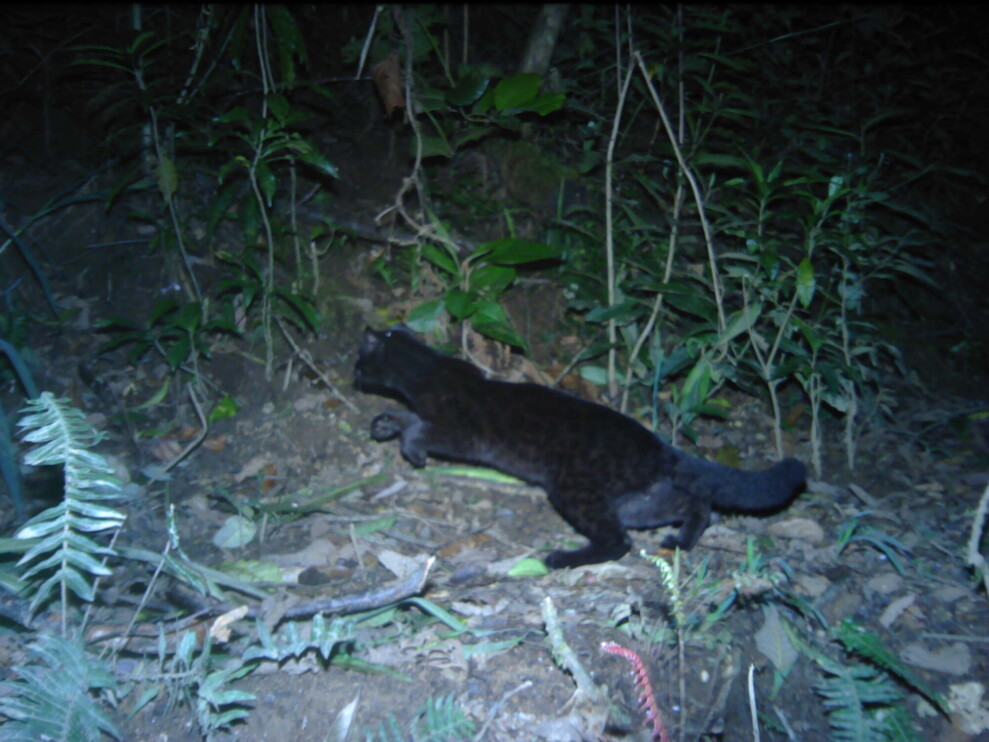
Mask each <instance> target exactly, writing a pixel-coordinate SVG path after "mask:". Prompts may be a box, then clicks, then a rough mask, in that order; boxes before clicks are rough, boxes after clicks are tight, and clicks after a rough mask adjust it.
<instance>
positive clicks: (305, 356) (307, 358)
mask: <svg viewBox="0 0 989 742" xmlns="http://www.w3.org/2000/svg"><path fill="white" fill-rule="evenodd" d="M275 319H276V320H277V321H278V329H280V330H281V331H282V335H284V336H285V339H286V340H288V344H289V345H291V346H292V350H294V351H295V354H296V355H297V356H298V357H299V360H300V361H302V362H303V363H304V364H306V366H308V367H309V370H310V371H312V372H313V373H314V374H316V376H317V377H319V380H320V381H322V382H323V383H324V384H326V388H327V389H329V390H330V392H332V393H333V396H334V397H336V398H337V399H339V400H340V401H341V402H343V403H344V404H345V405H347V407H349V408H350V410H351V411H352V412H360V410H359V409H357V405H355V404H354V403H353V402H351V401H350V400H349V399H347V398H346V397H345V396H344V395H343V392H341V391H340V390H339V389H337V388H336V386H335V385H334V383H333V382H332V381H330V380H329V379H328V378H326V374H324V373H323V372H322V371H320V370H319V369H318V368H317V367H316V364H315V363H314V362H313V359H312V356H311V355H310V354H309V351H308V350H305V349H304V348H300V347H299V346H298V344H297V343H296V342H295V340H294V339H293V338H292V336H291V335H290V334H289V331H288V329H287V328H286V327H285V323H284V322H283V321H282V318H281V317H276V318H275Z"/></svg>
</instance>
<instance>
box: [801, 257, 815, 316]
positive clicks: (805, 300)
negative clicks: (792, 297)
mask: <svg viewBox="0 0 989 742" xmlns="http://www.w3.org/2000/svg"><path fill="white" fill-rule="evenodd" d="M816 287H817V281H816V280H815V278H814V265H813V263H811V262H810V258H809V257H808V258H804V259H803V260H801V261H800V265H798V266H797V299H798V300H799V301H800V303H801V304H802V305H803V307H804V309H806V308H807V307H809V306H810V303H811V300H812V299H813V298H814V289H815V288H816Z"/></svg>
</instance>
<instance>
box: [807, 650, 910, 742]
mask: <svg viewBox="0 0 989 742" xmlns="http://www.w3.org/2000/svg"><path fill="white" fill-rule="evenodd" d="M821 667H822V668H823V669H824V670H825V671H826V672H827V673H829V677H826V678H824V679H823V680H822V681H821V682H819V683H818V684H817V685H815V686H814V690H816V691H817V692H818V693H819V694H820V695H821V696H822V697H823V698H824V706H825V707H826V708H828V709H830V711H829V712H828V722H829V723H830V725H831V728H832V730H833V732H834V734H833V735H832V739H834V740H837V742H878V741H879V740H885V739H886V734H885V731H886V729H885V724H884V723H883V721H882V719H881V718H880V717H879V716H878V715H877V714H876V713H874V712H873V711H872V710H871V709H870V707H874V706H877V705H878V706H890V705H892V704H893V703H894V702H896V701H897V700H899V698H900V694H899V692H898V691H897V690H896V687H895V686H894V685H893V684H892V683H891V682H890V680H889V677H888V676H887V675H885V674H884V673H881V672H880V671H878V670H876V668H874V667H868V666H865V665H852V666H850V667H846V666H843V665H838V666H837V667H830V668H825V667H824V666H823V665H821Z"/></svg>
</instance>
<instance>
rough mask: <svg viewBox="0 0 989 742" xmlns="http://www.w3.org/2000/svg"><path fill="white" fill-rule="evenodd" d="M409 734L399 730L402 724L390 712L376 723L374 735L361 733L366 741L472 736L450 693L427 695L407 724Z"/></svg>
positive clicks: (435, 741) (426, 741) (432, 741)
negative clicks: (427, 697) (436, 695)
mask: <svg viewBox="0 0 989 742" xmlns="http://www.w3.org/2000/svg"><path fill="white" fill-rule="evenodd" d="M409 735H410V736H407V735H406V734H404V733H403V732H402V726H401V725H400V724H399V722H398V721H397V720H396V719H395V717H394V715H390V716H389V717H388V719H386V720H385V722H384V723H383V724H380V725H379V726H378V733H377V735H375V736H371V735H370V734H367V733H365V735H364V739H365V740H366V741H367V742H449V741H451V740H463V739H470V738H472V737H473V736H474V722H472V721H471V720H470V719H469V718H467V716H466V715H465V714H464V712H463V710H462V709H461V708H460V706H459V705H458V704H457V702H456V701H455V700H454V694H453V693H451V694H450V695H449V696H441V697H440V698H430V699H429V700H428V701H427V702H426V704H425V705H424V706H422V707H421V708H420V709H419V710H418V711H416V713H415V716H414V717H413V720H412V723H411V724H410V725H409Z"/></svg>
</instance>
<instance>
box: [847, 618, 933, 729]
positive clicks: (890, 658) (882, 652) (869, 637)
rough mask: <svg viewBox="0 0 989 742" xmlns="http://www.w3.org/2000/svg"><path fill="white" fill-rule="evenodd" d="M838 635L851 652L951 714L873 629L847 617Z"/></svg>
mask: <svg viewBox="0 0 989 742" xmlns="http://www.w3.org/2000/svg"><path fill="white" fill-rule="evenodd" d="M837 636H838V639H839V641H841V643H842V644H844V645H845V649H847V650H848V651H849V652H854V653H856V654H858V655H859V656H861V657H863V658H865V659H867V660H869V662H872V663H873V664H875V665H878V666H879V667H881V668H883V669H884V670H885V671H886V672H890V673H892V674H893V675H895V676H896V677H898V678H899V679H900V680H902V681H903V682H904V683H906V684H907V685H908V686H910V687H911V688H913V689H914V690H916V691H917V692H918V693H920V694H921V695H923V696H924V697H925V698H927V699H928V700H929V701H931V702H932V703H934V704H935V705H937V706H938V708H940V709H941V712H942V713H944V714H945V716H950V714H951V711H950V709H948V706H947V704H946V703H945V702H944V699H942V698H941V697H940V696H939V695H938V694H937V693H935V692H934V691H933V690H932V689H931V688H930V687H929V686H928V685H926V684H925V683H924V682H923V681H922V680H920V678H918V677H917V676H916V675H915V674H914V673H913V672H911V670H910V668H909V667H907V666H906V664H904V663H903V662H901V661H900V659H899V657H897V656H896V655H895V654H893V653H892V652H891V651H889V650H888V649H887V648H886V647H885V646H883V643H882V642H881V641H880V640H879V637H878V636H876V635H875V634H873V633H872V632H871V631H866V630H865V629H864V628H862V626H861V625H860V624H858V623H856V622H855V621H852V620H851V619H850V618H846V619H845V620H844V621H842V622H841V626H840V627H839V629H838V633H837Z"/></svg>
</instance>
